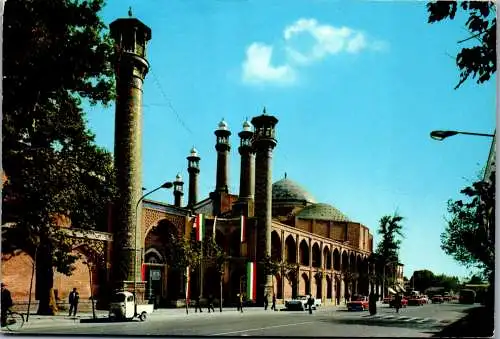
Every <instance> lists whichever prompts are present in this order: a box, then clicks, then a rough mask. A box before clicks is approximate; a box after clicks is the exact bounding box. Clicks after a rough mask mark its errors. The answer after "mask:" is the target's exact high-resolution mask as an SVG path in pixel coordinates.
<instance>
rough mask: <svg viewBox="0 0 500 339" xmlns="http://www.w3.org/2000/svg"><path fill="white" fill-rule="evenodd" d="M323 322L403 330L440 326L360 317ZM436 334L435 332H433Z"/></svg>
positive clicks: (431, 323)
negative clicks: (399, 328)
mask: <svg viewBox="0 0 500 339" xmlns="http://www.w3.org/2000/svg"><path fill="white" fill-rule="evenodd" d="M320 321H321V322H329V323H337V324H344V325H361V326H380V327H401V328H437V327H439V325H438V324H436V323H434V322H423V323H417V322H406V321H401V320H400V319H397V318H395V319H386V318H385V319H382V318H370V317H366V318H365V317H360V318H354V319H342V318H340V319H335V318H333V319H321V320H320ZM433 333H434V332H433Z"/></svg>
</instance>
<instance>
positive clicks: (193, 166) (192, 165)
mask: <svg viewBox="0 0 500 339" xmlns="http://www.w3.org/2000/svg"><path fill="white" fill-rule="evenodd" d="M200 159H201V158H200V157H199V156H198V151H197V150H196V148H194V146H193V148H191V152H190V154H189V156H188V157H187V161H188V168H187V170H188V173H189V193H188V207H193V205H194V204H196V203H197V202H198V174H200Z"/></svg>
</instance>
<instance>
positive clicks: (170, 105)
mask: <svg viewBox="0 0 500 339" xmlns="http://www.w3.org/2000/svg"><path fill="white" fill-rule="evenodd" d="M149 71H150V73H151V74H152V75H153V82H154V83H155V84H156V86H157V87H158V89H159V90H160V93H161V95H162V96H163V99H165V101H166V102H167V105H168V107H169V108H170V109H171V110H172V112H174V114H175V117H176V118H177V121H178V122H179V123H180V124H181V125H182V127H184V129H185V130H186V131H188V132H189V134H190V135H193V132H192V131H191V130H190V129H189V127H187V125H186V124H185V123H184V121H183V120H182V119H181V117H180V115H179V113H178V112H177V110H176V109H175V107H174V106H173V105H172V102H171V101H170V100H169V99H168V97H167V95H166V94H165V91H164V90H163V88H162V87H161V84H160V81H159V80H158V78H157V77H156V74H155V72H153V69H152V67H150V68H149ZM151 106H153V105H151ZM157 106H159V105H157Z"/></svg>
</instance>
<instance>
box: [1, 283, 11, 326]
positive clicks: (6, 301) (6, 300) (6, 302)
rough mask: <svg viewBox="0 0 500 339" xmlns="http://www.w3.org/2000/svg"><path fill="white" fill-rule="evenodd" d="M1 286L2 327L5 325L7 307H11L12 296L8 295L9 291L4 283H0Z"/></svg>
mask: <svg viewBox="0 0 500 339" xmlns="http://www.w3.org/2000/svg"><path fill="white" fill-rule="evenodd" d="M1 286H2V295H1V297H2V300H1V304H2V309H1V311H2V314H1V315H2V327H4V326H5V325H7V312H8V311H9V309H10V308H11V307H12V304H13V303H12V297H11V295H10V291H9V290H8V289H7V285H5V284H4V283H2V284H1Z"/></svg>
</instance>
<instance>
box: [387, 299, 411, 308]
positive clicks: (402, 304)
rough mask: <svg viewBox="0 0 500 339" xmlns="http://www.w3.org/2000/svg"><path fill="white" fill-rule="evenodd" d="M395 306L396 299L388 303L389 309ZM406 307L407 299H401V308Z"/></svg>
mask: <svg viewBox="0 0 500 339" xmlns="http://www.w3.org/2000/svg"><path fill="white" fill-rule="evenodd" d="M395 306H396V299H395V298H393V299H392V300H391V301H390V302H389V307H395ZM406 306H408V299H406V298H403V299H401V307H403V308H405V307H406Z"/></svg>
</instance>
